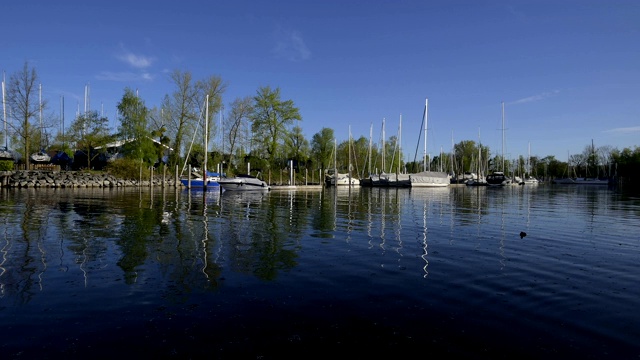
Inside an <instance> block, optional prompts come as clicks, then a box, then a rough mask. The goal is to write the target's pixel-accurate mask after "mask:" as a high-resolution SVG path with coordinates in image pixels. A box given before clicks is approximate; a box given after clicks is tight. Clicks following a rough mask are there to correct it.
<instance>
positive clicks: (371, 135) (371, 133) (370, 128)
mask: <svg viewBox="0 0 640 360" xmlns="http://www.w3.org/2000/svg"><path fill="white" fill-rule="evenodd" d="M372 137H373V123H371V126H370V127H369V176H371V146H372V144H371V138H372Z"/></svg>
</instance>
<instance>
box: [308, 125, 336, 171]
mask: <svg viewBox="0 0 640 360" xmlns="http://www.w3.org/2000/svg"><path fill="white" fill-rule="evenodd" d="M333 139H334V135H333V129H330V128H322V129H321V130H320V131H319V132H317V133H315V134H314V135H313V137H312V138H311V156H312V157H313V158H314V159H315V160H316V162H317V164H318V165H319V167H320V169H322V173H323V174H324V172H325V170H326V169H328V168H330V167H333V165H332V164H333V163H332V161H333V159H332V158H331V154H333V147H334V144H333Z"/></svg>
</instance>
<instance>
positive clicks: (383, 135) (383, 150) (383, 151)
mask: <svg viewBox="0 0 640 360" xmlns="http://www.w3.org/2000/svg"><path fill="white" fill-rule="evenodd" d="M384 120H385V119H384V118H382V148H381V149H380V150H381V151H382V172H384V165H385V164H384V153H385V152H386V151H385V149H384V137H385V134H384Z"/></svg>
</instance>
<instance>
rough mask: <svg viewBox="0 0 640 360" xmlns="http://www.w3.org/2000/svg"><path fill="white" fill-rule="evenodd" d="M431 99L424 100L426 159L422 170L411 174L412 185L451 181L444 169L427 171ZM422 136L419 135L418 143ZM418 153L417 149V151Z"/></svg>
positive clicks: (430, 185) (439, 184) (431, 184)
mask: <svg viewBox="0 0 640 360" xmlns="http://www.w3.org/2000/svg"><path fill="white" fill-rule="evenodd" d="M428 107H429V99H426V100H425V102H424V113H423V115H422V125H421V126H423V127H424V161H423V168H422V171H421V172H418V173H414V174H409V182H410V183H411V187H444V186H449V184H450V183H451V175H449V174H447V173H446V172H442V171H427V120H428V113H429V111H428ZM419 144H420V137H418V145H419ZM416 153H417V151H416Z"/></svg>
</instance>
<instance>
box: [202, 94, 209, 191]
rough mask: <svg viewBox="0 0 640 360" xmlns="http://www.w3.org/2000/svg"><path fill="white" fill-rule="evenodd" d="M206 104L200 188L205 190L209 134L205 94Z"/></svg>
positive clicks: (207, 99) (207, 98)
mask: <svg viewBox="0 0 640 360" xmlns="http://www.w3.org/2000/svg"><path fill="white" fill-rule="evenodd" d="M206 102H207V103H206V104H205V112H204V114H205V115H204V166H203V170H202V180H203V181H202V186H203V187H204V188H205V189H206V188H207V182H208V181H207V158H208V157H209V154H208V151H207V148H208V146H207V145H208V144H207V143H208V142H209V141H208V136H207V134H209V94H207V97H206Z"/></svg>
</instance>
